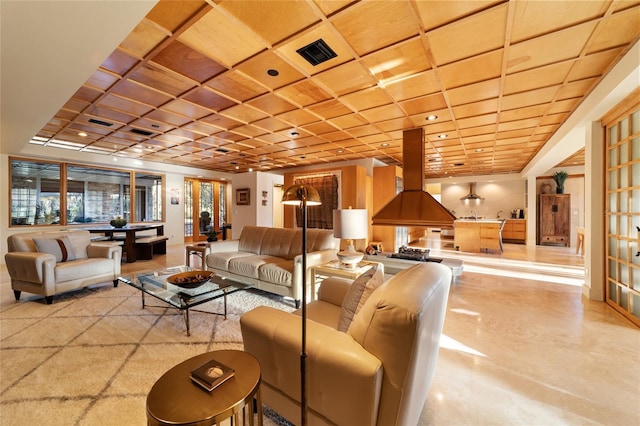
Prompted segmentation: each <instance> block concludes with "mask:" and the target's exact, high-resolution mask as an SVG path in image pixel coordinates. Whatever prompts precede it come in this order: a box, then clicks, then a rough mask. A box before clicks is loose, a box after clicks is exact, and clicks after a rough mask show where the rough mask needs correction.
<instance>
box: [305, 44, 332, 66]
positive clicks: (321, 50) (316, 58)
mask: <svg viewBox="0 0 640 426" xmlns="http://www.w3.org/2000/svg"><path fill="white" fill-rule="evenodd" d="M296 52H298V53H299V54H300V56H302V57H303V58H305V59H306V60H307V62H309V63H310V64H311V65H313V66H314V67H315V66H316V65H318V64H321V63H323V62H325V61H328V60H329V59H331V58H335V57H336V56H338V55H336V52H334V51H333V50H332V49H331V48H330V47H329V45H328V44H327V43H325V41H324V40H323V39H319V40H316V41H314V42H313V43H310V44H307V45H306V46H305V47H302V48H300V49H298V50H296Z"/></svg>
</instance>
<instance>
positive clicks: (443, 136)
mask: <svg viewBox="0 0 640 426" xmlns="http://www.w3.org/2000/svg"><path fill="white" fill-rule="evenodd" d="M438 137H439V138H440V139H446V138H447V135H446V134H444V133H442V134H439V135H438Z"/></svg>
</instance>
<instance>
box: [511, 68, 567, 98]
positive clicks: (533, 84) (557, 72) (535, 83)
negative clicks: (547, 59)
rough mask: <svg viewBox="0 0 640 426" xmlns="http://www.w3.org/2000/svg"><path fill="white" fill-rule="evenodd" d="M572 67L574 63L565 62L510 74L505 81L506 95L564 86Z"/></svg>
mask: <svg viewBox="0 0 640 426" xmlns="http://www.w3.org/2000/svg"><path fill="white" fill-rule="evenodd" d="M572 66H573V61H565V62H561V63H557V64H551V65H547V66H544V67H540V68H534V69H531V70H527V71H522V72H518V73H514V74H509V75H507V76H506V77H505V79H504V82H505V83H504V94H505V95H510V94H512V93H518V92H523V91H526V90H531V89H539V88H541V87H546V86H552V85H558V84H562V82H563V81H564V80H565V78H567V74H568V73H569V70H570V69H571V67H572Z"/></svg>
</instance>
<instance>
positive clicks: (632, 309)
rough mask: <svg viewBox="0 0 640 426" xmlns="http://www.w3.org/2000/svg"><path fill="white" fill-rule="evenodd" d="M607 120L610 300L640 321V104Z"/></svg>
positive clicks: (607, 285) (634, 319)
mask: <svg viewBox="0 0 640 426" xmlns="http://www.w3.org/2000/svg"><path fill="white" fill-rule="evenodd" d="M635 99H637V98H635ZM604 124H605V126H606V142H607V144H606V151H607V152H606V167H607V174H606V200H607V203H606V205H607V206H606V215H605V216H606V223H607V225H606V230H607V264H606V271H607V272H606V273H607V284H606V294H607V303H608V304H609V305H611V306H612V307H614V308H615V309H616V310H617V311H619V312H621V313H622V314H623V315H625V316H626V317H627V318H629V319H630V320H631V321H633V322H634V323H635V324H637V325H640V248H639V247H638V245H639V241H638V240H639V239H640V106H639V105H638V104H637V103H636V104H634V105H632V106H631V107H630V108H629V109H627V110H626V111H625V112H624V113H622V114H620V115H619V116H617V117H616V118H614V119H612V120H611V121H609V122H605V123H604Z"/></svg>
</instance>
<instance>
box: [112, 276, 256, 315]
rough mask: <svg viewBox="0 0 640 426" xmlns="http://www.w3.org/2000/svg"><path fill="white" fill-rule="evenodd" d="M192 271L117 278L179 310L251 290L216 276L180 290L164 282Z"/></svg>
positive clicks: (241, 284)
mask: <svg viewBox="0 0 640 426" xmlns="http://www.w3.org/2000/svg"><path fill="white" fill-rule="evenodd" d="M194 270H196V269H195V268H191V267H189V266H176V267H171V268H166V269H162V270H158V271H147V272H140V273H136V274H132V275H130V276H125V277H119V278H118V279H119V280H120V281H122V282H124V283H125V284H128V285H130V286H132V287H135V288H137V289H139V290H141V291H142V292H144V293H147V294H149V295H151V296H154V297H156V298H158V299H160V300H163V301H164V302H166V303H168V304H170V305H172V306H175V307H176V308H182V309H184V308H188V307H191V306H196V305H199V304H201V303H205V302H208V301H210V300H213V299H217V298H218V297H222V296H224V295H226V294H230V293H234V292H236V291H239V290H245V289H247V288H249V287H251V285H248V284H244V283H240V282H238V281H234V280H231V279H227V278H224V277H221V276H218V275H213V276H212V277H211V279H210V280H209V281H207V282H205V283H204V284H201V285H199V286H197V287H194V288H190V287H182V286H179V285H176V284H171V283H169V282H167V278H169V277H170V276H172V275H175V274H179V273H181V272H188V271H194Z"/></svg>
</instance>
